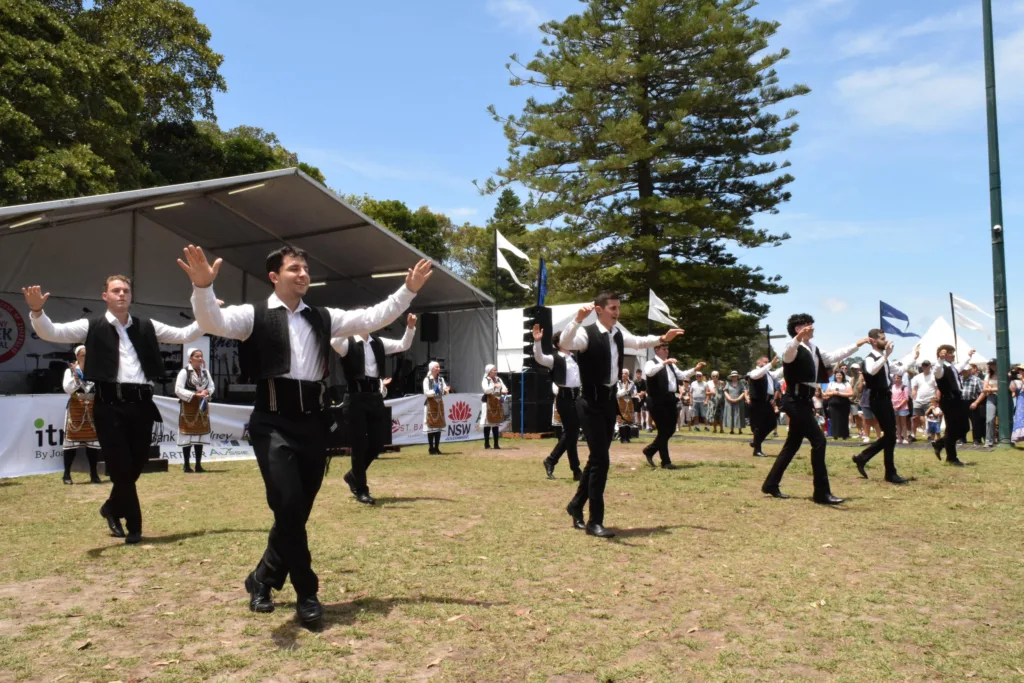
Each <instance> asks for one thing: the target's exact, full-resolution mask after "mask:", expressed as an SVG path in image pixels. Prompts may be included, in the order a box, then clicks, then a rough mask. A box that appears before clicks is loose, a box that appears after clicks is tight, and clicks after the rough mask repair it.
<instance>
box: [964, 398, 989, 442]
mask: <svg viewBox="0 0 1024 683" xmlns="http://www.w3.org/2000/svg"><path fill="white" fill-rule="evenodd" d="M971 403H972V401H968V400H966V399H964V409H965V410H966V411H967V413H968V415H970V419H971V440H972V441H974V445H975V446H981V445H982V444H984V443H985V402H984V401H982V402H981V403H980V404H978V407H977V408H973V409H972V408H971Z"/></svg>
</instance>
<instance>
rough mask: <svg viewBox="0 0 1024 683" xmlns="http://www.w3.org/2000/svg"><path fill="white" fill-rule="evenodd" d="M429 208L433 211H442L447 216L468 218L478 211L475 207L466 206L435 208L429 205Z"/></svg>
mask: <svg viewBox="0 0 1024 683" xmlns="http://www.w3.org/2000/svg"><path fill="white" fill-rule="evenodd" d="M430 210H431V211H433V212H434V213H443V214H444V215H445V216H448V218H470V217H472V216H475V215H477V213H479V211H477V209H474V208H472V207H468V206H460V207H456V208H454V209H435V208H434V207H430Z"/></svg>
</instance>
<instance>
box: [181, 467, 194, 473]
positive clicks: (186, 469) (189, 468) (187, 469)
mask: <svg viewBox="0 0 1024 683" xmlns="http://www.w3.org/2000/svg"><path fill="white" fill-rule="evenodd" d="M181 471H182V472H184V473H185V474H192V466H191V465H185V467H183V468H182V470H181Z"/></svg>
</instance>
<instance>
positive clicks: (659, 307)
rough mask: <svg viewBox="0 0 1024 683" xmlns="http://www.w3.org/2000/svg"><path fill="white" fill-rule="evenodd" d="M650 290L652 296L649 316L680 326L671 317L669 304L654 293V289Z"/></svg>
mask: <svg viewBox="0 0 1024 683" xmlns="http://www.w3.org/2000/svg"><path fill="white" fill-rule="evenodd" d="M648 291H650V297H649V299H648V303H647V318H648V319H649V320H655V321H657V322H659V323H664V324H666V325H671V326H672V327H679V323H677V322H676V321H675V320H673V319H672V318H670V317H669V310H668V304H666V303H665V302H664V301H662V300H661V299H660V298H658V295H657V294H655V293H654V290H653V289H651V290H648Z"/></svg>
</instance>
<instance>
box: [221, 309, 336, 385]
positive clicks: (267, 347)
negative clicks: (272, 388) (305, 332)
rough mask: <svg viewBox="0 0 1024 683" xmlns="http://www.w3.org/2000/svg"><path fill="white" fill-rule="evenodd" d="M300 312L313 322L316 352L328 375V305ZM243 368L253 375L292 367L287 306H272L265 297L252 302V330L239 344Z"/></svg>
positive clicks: (275, 374)
mask: <svg viewBox="0 0 1024 683" xmlns="http://www.w3.org/2000/svg"><path fill="white" fill-rule="evenodd" d="M300 315H302V317H303V318H305V319H306V320H307V321H308V322H309V324H310V325H312V326H313V334H314V338H315V339H316V342H317V346H318V347H319V348H318V349H317V355H318V357H319V358H320V366H321V367H322V368H323V376H322V377H321V378H320V379H323V378H324V377H327V373H328V364H327V363H328V360H329V358H330V350H331V314H330V313H328V312H327V309H326V308H323V307H320V306H311V307H309V308H307V309H305V310H304V311H303V312H302V313H301V314H300ZM238 355H239V357H240V361H241V365H242V369H243V371H244V372H245V374H247V375H248V376H249V377H250V378H251V379H253V380H261V379H270V378H271V377H280V376H281V375H285V374H288V373H289V372H291V369H292V344H291V339H290V337H289V336H288V309H287V308H285V307H284V306H279V307H278V308H270V307H269V306H268V305H267V302H266V300H264V301H261V302H259V303H257V304H253V318H252V334H250V335H249V338H248V339H246V340H245V341H243V342H242V343H241V344H240V345H239V354H238Z"/></svg>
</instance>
